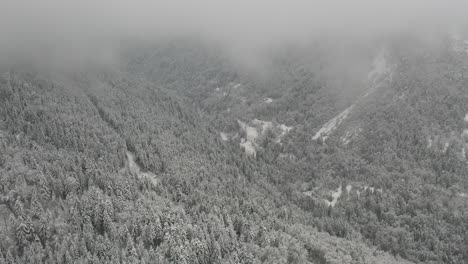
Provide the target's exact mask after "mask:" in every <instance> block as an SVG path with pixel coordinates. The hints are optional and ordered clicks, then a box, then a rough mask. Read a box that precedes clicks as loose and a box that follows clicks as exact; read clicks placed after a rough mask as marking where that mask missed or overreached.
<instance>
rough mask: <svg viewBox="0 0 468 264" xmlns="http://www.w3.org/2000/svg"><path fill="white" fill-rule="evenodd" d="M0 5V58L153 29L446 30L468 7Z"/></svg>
mask: <svg viewBox="0 0 468 264" xmlns="http://www.w3.org/2000/svg"><path fill="white" fill-rule="evenodd" d="M2 5H3V6H2V8H1V11H0V34H1V36H2V37H1V45H0V58H1V59H2V60H5V59H11V58H12V57H15V56H18V55H21V56H22V57H23V58H24V57H26V58H27V57H37V59H38V60H40V59H42V58H43V55H44V54H61V55H60V56H72V55H73V54H74V55H75V56H77V54H79V56H77V57H80V58H86V57H95V56H94V54H96V53H99V54H100V55H101V56H107V55H102V54H104V53H105V52H104V53H103V52H102V51H103V50H107V51H110V50H113V49H114V48H117V47H118V45H119V43H120V42H119V41H121V40H127V39H131V40H137V39H146V40H147V39H154V38H158V37H161V36H183V35H195V36H201V37H202V38H205V39H208V38H211V39H215V40H218V41H222V42H223V43H225V44H228V45H230V46H234V47H242V49H241V50H251V49H252V48H253V47H260V46H262V45H265V44H270V43H278V42H280V43H282V42H285V41H292V42H295V41H300V40H304V39H308V38H311V37H317V36H323V35H331V36H340V37H343V38H344V39H350V38H354V39H360V38H365V37H374V36H385V35H386V34H393V33H395V32H402V31H408V30H412V31H415V32H425V31H427V30H434V29H442V30H446V29H448V28H450V27H453V26H454V25H462V24H464V23H466V22H467V21H466V18H465V11H466V10H467V8H468V4H467V3H466V1H461V0H460V1H457V0H451V1H450V0H449V1H447V0H445V1H443V0H439V1H436V0H426V1H424V0H397V1H395V0H355V1H346V0H331V1H325V0H310V1H299V0H293V1H267V0H254V1H248V0H240V1H239V0H237V1H225V0H221V1H216V0H201V1H169V0H167V1H162V0H157V1H149V0H134V1H124V0H114V1H111V0H101V1H92V0H81V1H62V0H43V1H32V0H30V1H28V0H19V1H16V0H15V1H14V0H7V1H6V3H5V2H4V3H2ZM96 51H99V52H96ZM65 54H67V55H65ZM40 55H41V56H40ZM38 56H39V57H38Z"/></svg>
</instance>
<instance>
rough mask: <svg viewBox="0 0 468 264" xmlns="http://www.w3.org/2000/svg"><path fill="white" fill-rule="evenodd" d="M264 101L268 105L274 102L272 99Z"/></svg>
mask: <svg viewBox="0 0 468 264" xmlns="http://www.w3.org/2000/svg"><path fill="white" fill-rule="evenodd" d="M263 101H264V102H265V103H267V104H270V103H272V102H273V99H271V98H264V99H263Z"/></svg>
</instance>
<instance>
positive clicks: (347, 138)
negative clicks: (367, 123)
mask: <svg viewBox="0 0 468 264" xmlns="http://www.w3.org/2000/svg"><path fill="white" fill-rule="evenodd" d="M361 131H362V128H360V127H355V128H353V129H351V130H348V131H346V133H345V134H344V136H343V137H341V141H342V142H343V145H348V144H349V143H350V142H351V139H352V138H354V137H356V136H358V135H359V132H361Z"/></svg>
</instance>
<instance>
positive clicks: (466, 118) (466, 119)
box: [463, 113, 468, 122]
mask: <svg viewBox="0 0 468 264" xmlns="http://www.w3.org/2000/svg"><path fill="white" fill-rule="evenodd" d="M463 120H464V121H465V122H468V113H466V114H465V118H463Z"/></svg>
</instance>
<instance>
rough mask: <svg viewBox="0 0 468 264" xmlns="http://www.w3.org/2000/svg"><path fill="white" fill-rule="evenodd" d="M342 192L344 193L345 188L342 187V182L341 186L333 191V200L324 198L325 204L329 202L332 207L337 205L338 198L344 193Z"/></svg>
mask: <svg viewBox="0 0 468 264" xmlns="http://www.w3.org/2000/svg"><path fill="white" fill-rule="evenodd" d="M342 193H343V188H342V186H341V184H340V187H338V188H337V189H336V191H332V192H331V196H332V200H331V202H330V201H328V200H326V199H324V201H325V204H327V205H328V206H331V207H335V205H336V202H337V201H338V198H340V197H341V194H342Z"/></svg>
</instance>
